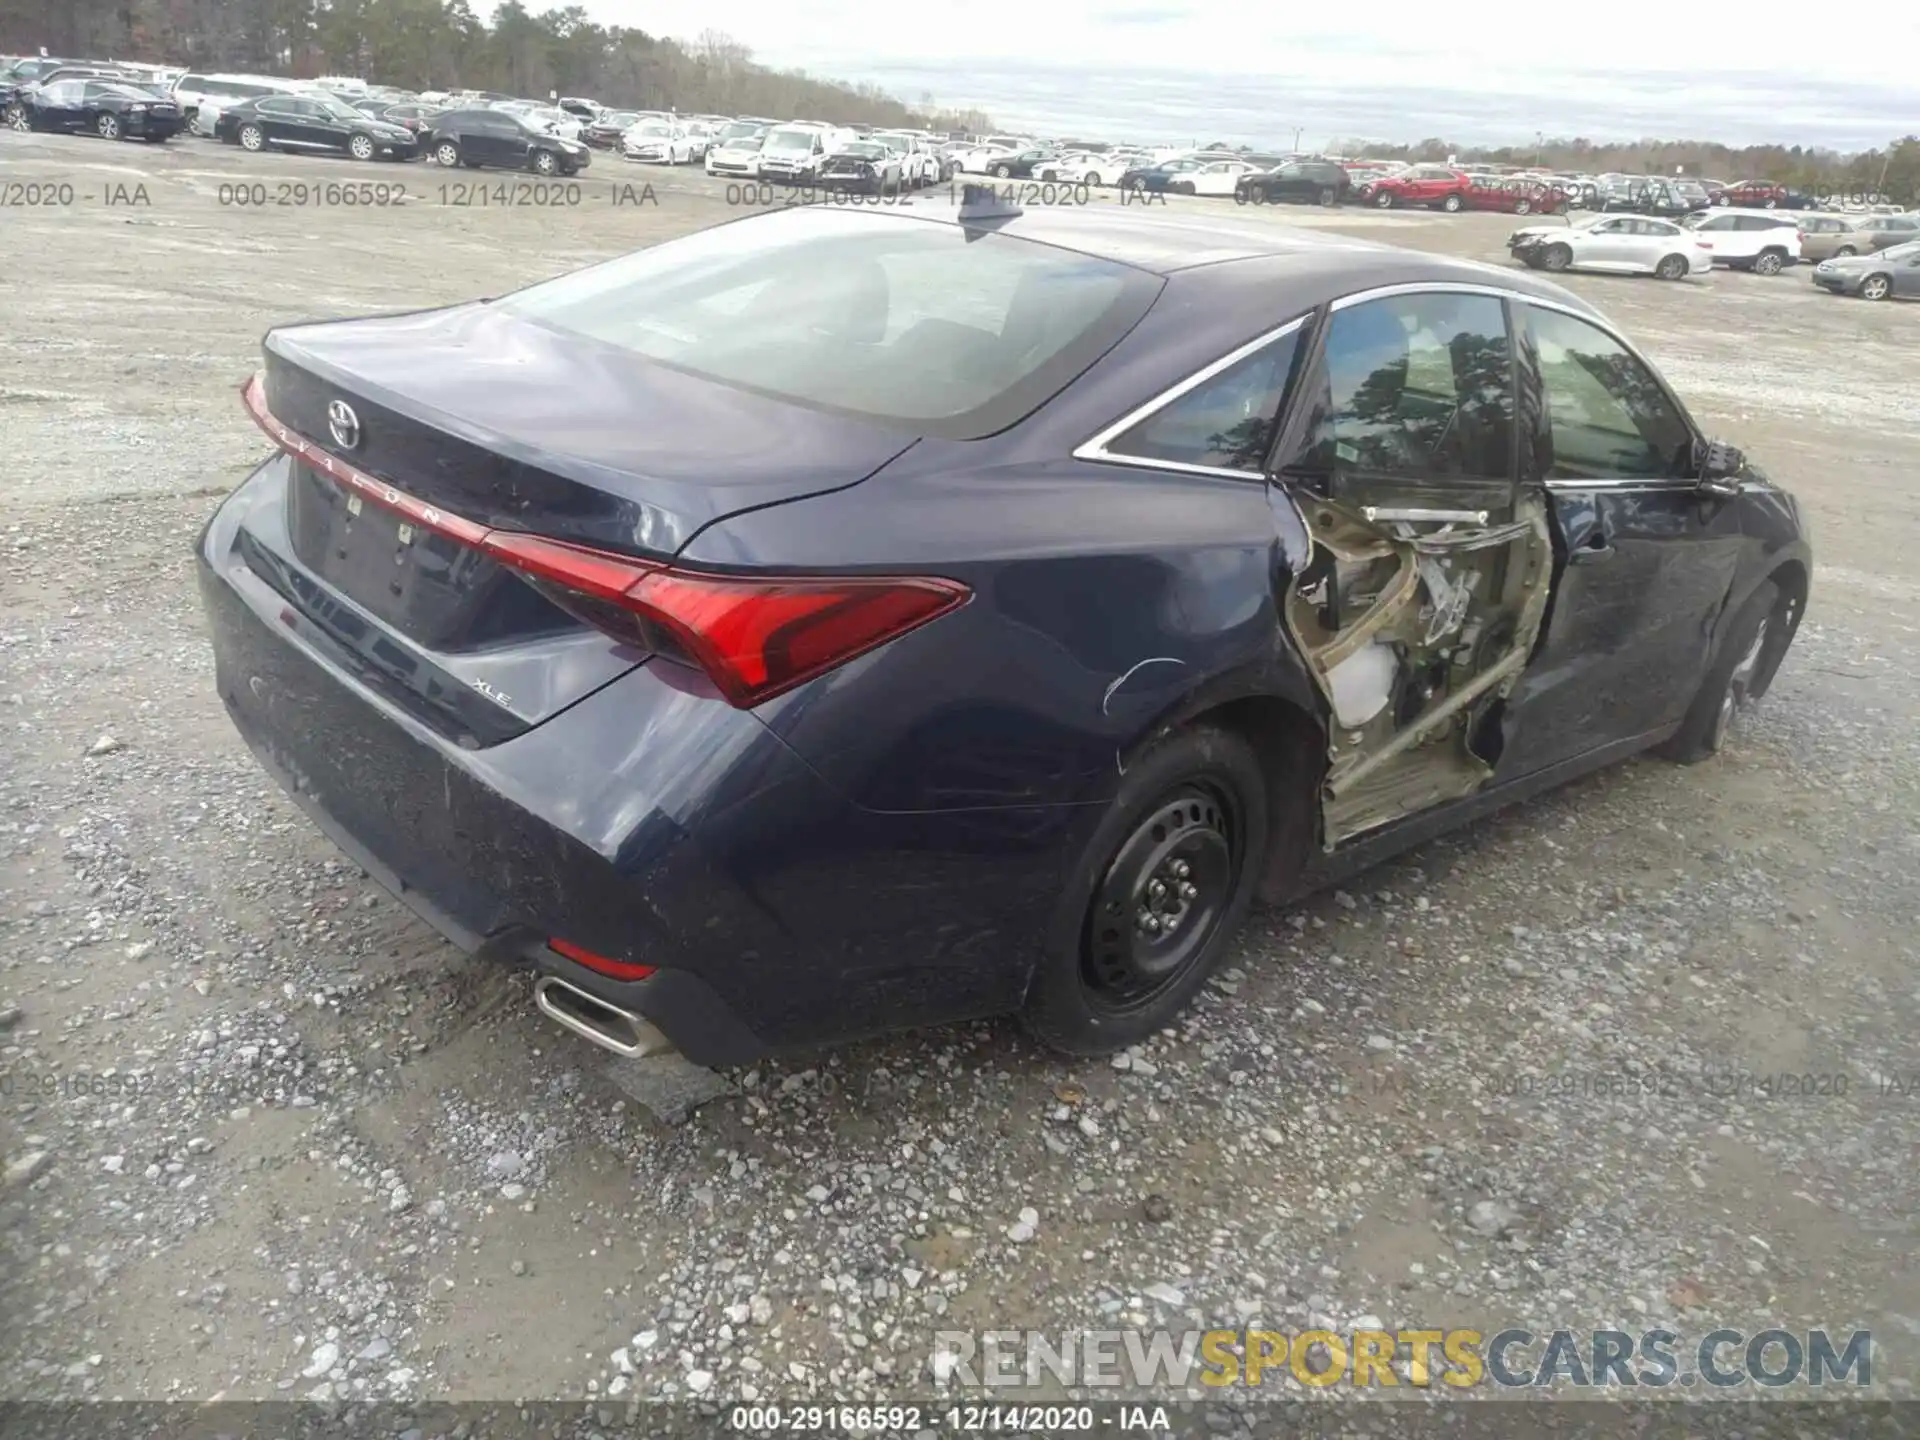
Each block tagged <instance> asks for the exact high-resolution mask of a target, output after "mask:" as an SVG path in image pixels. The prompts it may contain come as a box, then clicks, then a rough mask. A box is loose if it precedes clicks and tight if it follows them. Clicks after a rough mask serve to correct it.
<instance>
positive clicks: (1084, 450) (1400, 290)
mask: <svg viewBox="0 0 1920 1440" xmlns="http://www.w3.org/2000/svg"><path fill="white" fill-rule="evenodd" d="M1396 295H1484V296H1487V297H1489V298H1491V299H1494V300H1500V301H1503V302H1509V303H1513V304H1519V305H1535V306H1538V307H1540V308H1541V309H1543V310H1556V311H1558V312H1559V313H1561V314H1562V315H1567V316H1571V317H1572V318H1573V319H1575V320H1583V321H1585V322H1586V323H1587V324H1589V325H1591V326H1593V327H1594V329H1596V330H1598V331H1600V333H1601V334H1603V335H1605V336H1606V337H1607V338H1608V339H1610V340H1612V341H1613V342H1614V343H1615V344H1616V345H1618V346H1620V347H1621V348H1622V349H1623V350H1625V351H1626V352H1627V353H1628V354H1629V355H1631V356H1633V358H1634V359H1636V360H1638V361H1639V362H1640V363H1641V364H1642V365H1644V366H1646V367H1647V370H1648V371H1649V372H1650V373H1651V374H1652V375H1653V377H1654V379H1655V380H1657V381H1658V382H1659V384H1660V389H1661V393H1662V394H1664V395H1665V396H1666V397H1667V399H1668V400H1669V401H1670V402H1671V403H1672V404H1673V406H1674V408H1675V409H1677V410H1678V411H1679V412H1680V417H1681V419H1683V420H1684V421H1686V423H1687V428H1688V429H1689V430H1691V431H1692V432H1693V434H1694V435H1695V437H1696V438H1697V437H1698V436H1699V434H1700V427H1699V426H1698V425H1696V424H1695V423H1694V420H1693V416H1692V415H1691V414H1690V413H1689V412H1688V410H1687V408H1686V406H1685V405H1684V404H1682V403H1681V401H1680V397H1679V396H1678V395H1676V394H1674V393H1673V388H1672V387H1671V386H1670V385H1668V384H1667V380H1666V377H1665V376H1664V375H1662V374H1661V373H1660V371H1659V369H1658V367H1656V366H1655V365H1654V363H1653V362H1652V361H1651V360H1649V359H1647V357H1646V356H1645V355H1643V354H1641V353H1640V348H1639V347H1638V346H1637V345H1635V344H1634V343H1633V342H1632V341H1631V340H1629V339H1627V337H1626V336H1624V335H1622V334H1621V333H1620V332H1619V331H1618V330H1616V329H1614V328H1613V326H1612V325H1611V324H1610V323H1608V321H1606V320H1605V319H1603V318H1602V317H1601V316H1600V315H1599V314H1598V313H1596V312H1595V311H1593V310H1590V309H1583V308H1581V307H1580V306H1578V305H1570V304H1567V303H1566V302H1565V301H1560V300H1553V299H1549V298H1547V297H1546V296H1542V295H1533V294H1529V293H1528V292H1527V291H1524V290H1515V289H1511V288H1509V287H1507V286H1504V285H1481V284H1475V283H1474V282H1472V281H1470V280H1410V281H1405V282H1403V283H1401V284H1398V285H1380V286H1376V287H1374V288H1373V289H1371V290H1356V291H1355V292H1354V293H1353V294H1351V295H1342V296H1340V297H1339V298H1338V299H1336V300H1334V301H1332V302H1331V303H1330V304H1329V305H1328V307H1327V308H1328V310H1329V311H1331V312H1333V313H1335V314H1337V313H1338V312H1340V311H1342V310H1347V309H1351V308H1352V307H1353V306H1355V305H1364V304H1367V303H1368V302H1369V301H1373V300H1386V299H1391V298H1392V297H1394V296H1396ZM1309 318H1310V316H1308V315H1302V316H1300V317H1299V318H1298V319H1295V320H1290V321H1288V322H1287V323H1286V324H1285V325H1281V326H1279V327H1277V328H1276V329H1273V330H1269V331H1267V332H1266V333H1265V334H1263V335H1258V336H1256V337H1255V338H1253V339H1252V340H1249V341H1248V342H1247V343H1246V344H1244V345H1242V346H1240V347H1239V348H1238V349H1236V350H1232V351H1230V352H1228V353H1227V354H1225V355H1223V356H1221V357H1220V358H1219V359H1218V360H1214V361H1212V362H1210V363H1208V364H1207V365H1204V366H1202V367H1201V368H1200V369H1198V370H1196V371H1194V373H1193V374H1191V375H1189V376H1187V378H1186V379H1184V380H1182V381H1180V382H1178V383H1177V384H1175V385H1174V386H1172V387H1171V388H1170V389H1167V390H1163V391H1161V392H1160V394H1158V395H1156V396H1155V397H1154V398H1153V399H1151V400H1149V401H1147V402H1146V403H1145V404H1144V405H1140V406H1138V407H1136V408H1135V409H1133V410H1130V411H1128V412H1127V413H1126V414H1125V415H1123V416H1122V417H1121V418H1120V419H1118V420H1116V421H1114V422H1113V423H1112V424H1110V425H1108V426H1106V427H1105V428H1104V429H1102V430H1100V431H1099V432H1098V433H1096V434H1095V435H1093V436H1092V437H1090V438H1089V439H1087V440H1086V441H1084V442H1082V443H1081V444H1080V445H1078V446H1077V447H1075V449H1074V450H1073V452H1072V453H1073V458H1074V459H1076V460H1091V461H1093V462H1095V463H1096V464H1102V465H1128V466H1132V467H1134V468H1135V469H1140V470H1163V471H1171V472H1173V473H1175V474H1181V475H1209V476H1214V477H1217V478H1221V479H1227V480H1245V479H1248V478H1249V477H1257V476H1259V475H1260V474H1261V473H1262V472H1260V471H1258V470H1233V469H1229V468H1227V467H1226V466H1220V465H1189V464H1186V463H1183V462H1181V461H1178V460H1152V459H1148V458H1147V457H1145V456H1140V455H1116V454H1114V453H1113V452H1112V451H1110V450H1108V449H1107V446H1108V445H1110V444H1111V443H1112V442H1113V441H1114V440H1116V439H1118V438H1119V437H1120V436H1121V435H1124V434H1125V433H1126V432H1127V431H1129V430H1131V429H1133V427H1134V426H1136V425H1138V424H1140V423H1141V422H1142V421H1144V420H1147V419H1150V418H1151V417H1152V416H1153V415H1155V414H1157V413H1158V412H1159V411H1161V410H1164V409H1166V407H1167V406H1169V405H1171V404H1173V402H1174V401H1176V400H1178V399H1179V398H1180V397H1181V396H1183V395H1185V394H1187V392H1188V391H1190V390H1194V389H1197V388H1198V387H1199V386H1201V385H1204V384H1206V382H1207V381H1209V380H1211V379H1212V378H1213V377H1214V376H1216V375H1218V374H1219V373H1220V372H1221V371H1223V370H1225V369H1227V368H1229V367H1230V366H1233V365H1237V364H1238V363H1239V362H1240V361H1242V360H1244V359H1246V358H1247V357H1248V356H1249V355H1252V354H1255V353H1257V352H1258V351H1260V350H1262V349H1264V348H1265V347H1266V346H1268V345H1271V344H1273V343H1274V342H1276V341H1278V340H1282V339H1285V338H1286V337H1287V336H1288V335H1290V334H1292V333H1294V332H1295V331H1297V330H1299V329H1300V328H1301V327H1303V326H1304V325H1305V324H1306V323H1307V320H1308V319H1309ZM1512 338H1513V337H1511V336H1510V337H1509V339H1512ZM1541 483H1542V484H1543V485H1545V487H1546V488H1547V489H1549V490H1692V489H1694V488H1695V487H1696V483H1697V482H1695V481H1692V480H1684V479H1673V480H1648V479H1644V478H1633V479H1619V480H1545V481H1542V482H1541Z"/></svg>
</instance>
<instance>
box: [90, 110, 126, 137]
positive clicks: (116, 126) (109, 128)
mask: <svg viewBox="0 0 1920 1440" xmlns="http://www.w3.org/2000/svg"><path fill="white" fill-rule="evenodd" d="M94 129H96V130H98V131H99V132H100V138H101V139H102V140H118V139H119V138H120V117H119V116H118V115H102V116H101V117H100V119H99V121H98V122H97V123H96V124H95V125H94Z"/></svg>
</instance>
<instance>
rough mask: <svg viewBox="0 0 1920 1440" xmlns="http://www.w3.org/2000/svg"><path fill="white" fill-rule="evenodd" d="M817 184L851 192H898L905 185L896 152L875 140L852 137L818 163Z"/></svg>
mask: <svg viewBox="0 0 1920 1440" xmlns="http://www.w3.org/2000/svg"><path fill="white" fill-rule="evenodd" d="M820 186H821V188H822V189H825V190H840V191H845V192H846V193H848V194H854V195H899V194H901V193H903V192H904V191H905V190H906V188H907V182H906V177H905V174H904V173H903V171H902V169H901V165H900V155H899V152H898V151H896V150H894V149H893V147H892V146H889V145H882V144H881V143H880V142H879V141H877V140H852V141H848V142H847V143H845V144H843V145H841V146H839V147H838V148H837V149H835V150H834V151H833V153H832V154H830V155H828V156H827V158H826V159H825V160H824V161H822V162H821V165H820Z"/></svg>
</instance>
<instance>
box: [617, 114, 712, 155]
mask: <svg viewBox="0 0 1920 1440" xmlns="http://www.w3.org/2000/svg"><path fill="white" fill-rule="evenodd" d="M696 149H700V150H701V151H702V153H704V144H699V145H696V142H695V141H694V138H693V136H692V135H691V134H690V133H689V132H688V130H687V128H686V126H684V125H681V124H679V123H678V122H676V121H673V120H642V121H641V122H640V123H639V124H637V125H635V126H634V127H633V128H632V129H630V130H628V131H627V133H626V134H624V135H622V136H621V137H620V153H621V154H622V155H624V156H626V158H627V159H629V160H644V161H648V162H650V163H652V164H655V165H691V164H692V163H693V162H694V160H695V158H696V156H695V154H694V152H695V150H696Z"/></svg>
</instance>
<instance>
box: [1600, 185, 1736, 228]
mask: <svg viewBox="0 0 1920 1440" xmlns="http://www.w3.org/2000/svg"><path fill="white" fill-rule="evenodd" d="M1708 204H1709V196H1708V194H1707V192H1706V190H1705V189H1704V188H1702V187H1701V186H1700V185H1699V184H1698V183H1696V182H1694V181H1692V180H1668V179H1666V178H1664V177H1661V176H1646V175H1637V176H1633V177H1631V178H1629V179H1628V180H1627V181H1626V183H1625V184H1624V185H1621V186H1617V187H1615V188H1613V189H1611V190H1609V191H1608V192H1607V193H1606V194H1605V195H1604V196H1603V198H1602V200H1601V206H1600V208H1601V209H1603V210H1609V211H1626V212H1628V213H1631V214H1634V215H1652V216H1657V217H1660V218H1663V219H1670V220H1677V219H1679V218H1680V217H1681V216H1683V215H1691V214H1692V213H1693V212H1694V211H1696V210H1705V209H1706V208H1707V206H1708Z"/></svg>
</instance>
